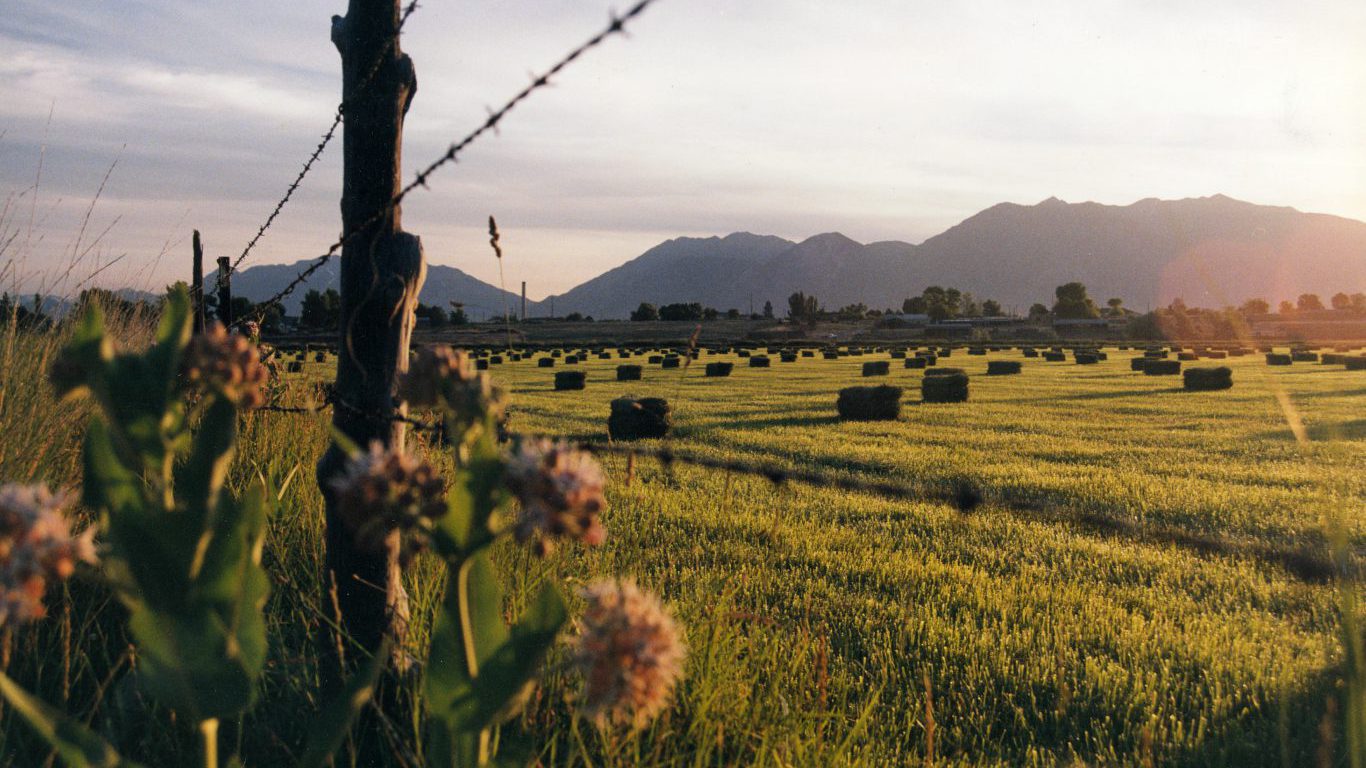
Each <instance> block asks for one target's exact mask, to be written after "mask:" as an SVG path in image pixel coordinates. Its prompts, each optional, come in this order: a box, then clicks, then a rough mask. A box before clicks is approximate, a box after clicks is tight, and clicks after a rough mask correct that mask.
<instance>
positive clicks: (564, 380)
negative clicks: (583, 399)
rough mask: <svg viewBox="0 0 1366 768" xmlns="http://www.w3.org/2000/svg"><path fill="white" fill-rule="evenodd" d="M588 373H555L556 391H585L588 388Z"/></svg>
mask: <svg viewBox="0 0 1366 768" xmlns="http://www.w3.org/2000/svg"><path fill="white" fill-rule="evenodd" d="M587 381H588V373H587V372H586V371H557V372H556V373H555V389H556V390H565V389H583V388H584V387H585V386H587Z"/></svg>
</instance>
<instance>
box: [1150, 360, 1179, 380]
mask: <svg viewBox="0 0 1366 768" xmlns="http://www.w3.org/2000/svg"><path fill="white" fill-rule="evenodd" d="M1143 373H1144V374H1145V375H1148V376H1175V375H1177V374H1178V373H1181V361H1180V360H1149V361H1147V363H1146V364H1145V365H1144V366H1143Z"/></svg>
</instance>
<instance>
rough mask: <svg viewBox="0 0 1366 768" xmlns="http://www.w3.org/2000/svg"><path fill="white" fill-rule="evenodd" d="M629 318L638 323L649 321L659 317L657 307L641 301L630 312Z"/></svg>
mask: <svg viewBox="0 0 1366 768" xmlns="http://www.w3.org/2000/svg"><path fill="white" fill-rule="evenodd" d="M631 319H632V320H634V321H635V322H638V323H649V322H654V321H655V320H658V319H659V308H658V307H656V306H655V305H653V304H650V303H649V302H645V301H642V302H640V306H638V307H636V308H635V311H633V312H632V313H631Z"/></svg>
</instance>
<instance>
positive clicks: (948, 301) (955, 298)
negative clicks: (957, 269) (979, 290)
mask: <svg viewBox="0 0 1366 768" xmlns="http://www.w3.org/2000/svg"><path fill="white" fill-rule="evenodd" d="M944 305H945V306H946V307H948V310H949V317H958V316H960V315H962V314H963V292H962V291H960V290H958V289H957V288H945V289H944Z"/></svg>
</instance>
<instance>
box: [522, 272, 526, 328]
mask: <svg viewBox="0 0 1366 768" xmlns="http://www.w3.org/2000/svg"><path fill="white" fill-rule="evenodd" d="M522 322H526V281H525V280H523V281H522Z"/></svg>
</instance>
